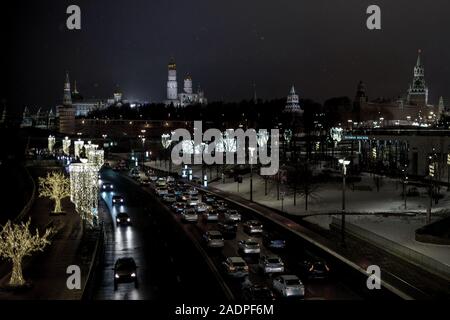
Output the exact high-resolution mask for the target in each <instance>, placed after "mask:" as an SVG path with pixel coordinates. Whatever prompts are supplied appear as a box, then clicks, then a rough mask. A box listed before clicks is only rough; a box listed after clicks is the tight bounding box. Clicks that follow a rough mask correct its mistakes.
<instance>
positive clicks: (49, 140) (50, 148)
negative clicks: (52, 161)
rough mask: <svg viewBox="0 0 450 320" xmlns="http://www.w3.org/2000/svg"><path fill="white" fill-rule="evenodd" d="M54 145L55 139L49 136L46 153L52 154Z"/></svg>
mask: <svg viewBox="0 0 450 320" xmlns="http://www.w3.org/2000/svg"><path fill="white" fill-rule="evenodd" d="M55 143H56V139H55V137H54V136H49V137H48V151H49V152H50V153H52V152H53V149H54V148H55Z"/></svg>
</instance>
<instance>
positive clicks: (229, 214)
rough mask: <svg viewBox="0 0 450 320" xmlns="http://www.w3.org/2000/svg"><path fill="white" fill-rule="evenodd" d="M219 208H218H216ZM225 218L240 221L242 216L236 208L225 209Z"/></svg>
mask: <svg viewBox="0 0 450 320" xmlns="http://www.w3.org/2000/svg"><path fill="white" fill-rule="evenodd" d="M217 210H219V209H217ZM224 216H225V220H231V221H241V219H242V217H241V214H240V213H239V212H238V211H237V210H234V209H232V210H227V211H226V212H225V214H224Z"/></svg>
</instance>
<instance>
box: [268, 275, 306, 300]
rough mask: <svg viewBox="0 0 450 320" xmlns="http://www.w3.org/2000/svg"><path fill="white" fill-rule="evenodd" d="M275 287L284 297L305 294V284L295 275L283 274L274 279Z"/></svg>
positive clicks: (302, 295)
mask: <svg viewBox="0 0 450 320" xmlns="http://www.w3.org/2000/svg"><path fill="white" fill-rule="evenodd" d="M273 288H274V289H275V291H277V292H278V293H280V294H281V295H282V296H283V297H301V298H303V297H304V296H305V286H304V285H303V283H302V282H301V281H300V279H299V278H298V277H297V276H295V275H282V276H279V277H276V278H275V279H273Z"/></svg>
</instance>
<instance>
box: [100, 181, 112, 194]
mask: <svg viewBox="0 0 450 320" xmlns="http://www.w3.org/2000/svg"><path fill="white" fill-rule="evenodd" d="M113 189H114V185H113V184H112V183H111V182H109V181H103V183H102V191H105V192H106V191H112V190H113Z"/></svg>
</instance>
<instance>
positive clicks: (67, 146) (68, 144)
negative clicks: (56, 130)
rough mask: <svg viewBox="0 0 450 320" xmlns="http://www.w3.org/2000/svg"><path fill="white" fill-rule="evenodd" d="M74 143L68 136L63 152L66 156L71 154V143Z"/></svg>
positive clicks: (64, 141)
mask: <svg viewBox="0 0 450 320" xmlns="http://www.w3.org/2000/svg"><path fill="white" fill-rule="evenodd" d="M71 144H72V141H71V140H70V139H69V137H66V138H65V139H64V140H63V142H62V145H63V152H64V154H65V155H66V156H68V155H70V145H71Z"/></svg>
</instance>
